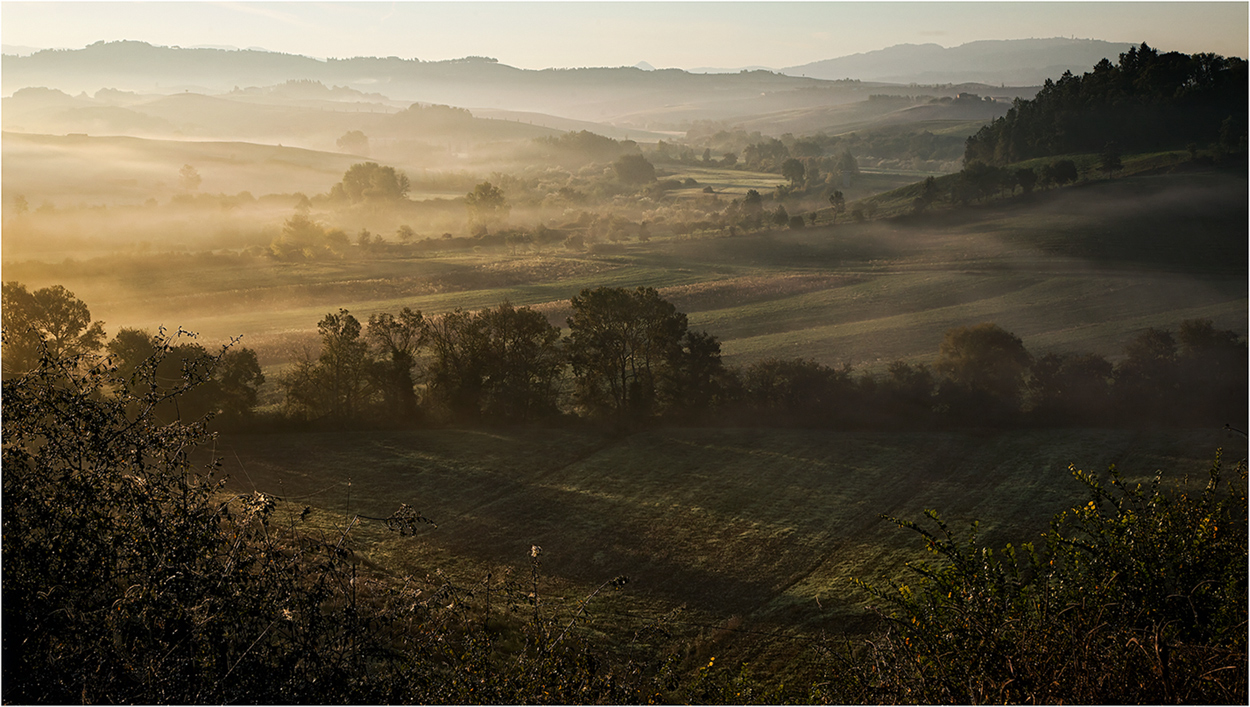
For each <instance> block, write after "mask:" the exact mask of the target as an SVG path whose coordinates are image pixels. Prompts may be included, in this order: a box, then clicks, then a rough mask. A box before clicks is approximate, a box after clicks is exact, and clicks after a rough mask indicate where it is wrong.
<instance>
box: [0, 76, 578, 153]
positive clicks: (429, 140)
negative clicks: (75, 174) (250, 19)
mask: <svg viewBox="0 0 1250 707" xmlns="http://www.w3.org/2000/svg"><path fill="white" fill-rule="evenodd" d="M336 97H337V99H338V100H335V98H336ZM0 103H2V105H3V126H4V129H5V130H10V131H13V132H23V133H44V134H70V133H80V134H87V135H95V136H99V135H129V136H133V137H144V138H158V139H171V138H172V139H195V140H244V141H248V142H257V143H268V144H276V145H281V144H285V145H288V146H291V145H294V146H299V147H305V148H309V149H315V150H327V151H334V150H336V149H337V148H336V141H337V140H338V138H340V137H341V136H342V135H344V134H345V133H346V132H348V131H351V130H360V131H363V132H364V133H366V134H367V135H368V136H369V137H370V138H371V139H374V141H375V144H376V145H377V146H378V147H380V148H381V147H383V146H385V149H387V150H388V151H394V150H395V149H397V147H400V146H401V143H414V144H415V143H420V144H422V145H427V146H428V145H443V146H448V145H466V144H469V145H472V144H478V143H493V142H509V141H513V142H515V141H529V140H532V139H533V138H536V137H543V136H549V135H555V134H558V132H559V131H558V130H556V129H554V128H549V127H545V126H544V125H543V124H542V123H537V124H530V123H526V122H521V121H519V120H517V119H511V120H492V119H482V118H477V117H475V116H473V115H472V114H471V113H469V112H468V111H453V110H451V109H448V110H447V111H445V112H444V113H445V115H444V113H439V112H438V111H430V110H421V109H420V108H419V106H415V105H414V106H410V107H407V108H400V107H398V106H395V105H394V102H392V101H388V100H387V99H385V97H383V96H379V95H378V94H361V93H359V92H357V91H355V90H354V89H347V88H341V87H339V88H336V89H333V90H331V89H327V88H326V87H325V86H323V85H321V84H316V83H314V84H298V85H293V84H291V83H286V84H279V85H277V86H272V87H265V88H257V89H250V90H240V91H234V92H231V93H226V94H222V95H216V96H210V95H204V94H202V93H195V92H189V91H188V92H178V93H174V94H171V95H146V96H140V95H138V94H134V93H125V92H120V91H115V90H108V89H101V90H100V91H97V92H96V94H95V96H94V97H91V96H86V95H78V96H70V95H69V94H67V93H64V92H62V91H58V90H55V89H46V88H25V89H21V90H19V91H17V92H16V93H14V94H13V95H12V96H10V97H8V98H4V99H3V100H2V101H0ZM440 116H441V117H444V118H450V119H437V118H439V117H440ZM397 141H398V142H397Z"/></svg>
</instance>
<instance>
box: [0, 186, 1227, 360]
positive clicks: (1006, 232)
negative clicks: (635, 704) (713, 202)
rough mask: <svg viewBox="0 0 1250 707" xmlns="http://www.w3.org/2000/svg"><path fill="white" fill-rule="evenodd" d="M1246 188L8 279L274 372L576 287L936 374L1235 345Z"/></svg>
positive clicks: (1062, 196)
mask: <svg viewBox="0 0 1250 707" xmlns="http://www.w3.org/2000/svg"><path fill="white" fill-rule="evenodd" d="M1246 188H1247V187H1246V180H1245V178H1244V176H1236V175H1228V174H1220V173H1209V174H1168V175H1157V176H1139V177H1133V178H1126V179H1115V180H1111V181H1099V182H1091V183H1088V184H1086V185H1083V186H1081V187H1077V188H1071V189H1060V190H1054V191H1051V192H1046V193H1039V194H1035V195H1034V197H1033V198H1032V199H1028V200H1025V199H1016V200H1012V201H1007V202H1003V203H997V204H991V205H988V206H984V207H973V208H970V209H966V210H959V211H953V212H946V213H939V214H933V215H932V216H930V217H925V218H918V219H917V218H912V219H900V220H893V221H874V222H868V223H862V224H861V223H852V222H849V221H847V222H844V223H838V224H836V225H834V226H831V227H820V228H808V229H803V230H798V231H794V230H775V231H772V232H770V233H758V234H751V235H737V236H719V235H715V234H707V235H696V236H694V237H688V238H656V239H654V240H652V241H651V242H650V243H645V244H643V243H630V244H628V245H627V246H626V247H625V248H624V250H623V251H622V252H620V253H616V254H610V255H593V254H589V253H584V252H578V253H575V252H570V251H567V250H565V249H563V248H560V247H557V246H551V247H546V248H543V249H539V250H530V251H528V252H522V253H518V254H510V253H508V252H506V251H503V250H499V251H481V252H469V251H447V252H441V253H438V252H436V253H434V254H432V255H425V256H422V257H414V256H387V255H379V256H372V257H366V258H357V259H348V260H343V261H334V262H322V263H306V264H283V263H276V262H273V261H270V260H267V259H264V258H241V257H238V256H232V255H221V254H218V255H209V254H185V255H150V256H139V255H118V256H112V257H110V258H103V259H92V260H84V261H79V262H73V261H66V262H60V263H39V262H33V261H19V262H6V263H5V279H6V280H18V281H21V282H24V283H26V284H27V285H28V286H30V287H42V286H45V285H49V284H54V283H59V284H63V285H65V286H66V287H68V288H69V289H70V290H71V291H73V292H74V293H75V294H76V295H77V296H79V297H80V298H82V299H83V300H85V301H86V302H87V303H88V304H89V305H90V307H91V310H92V313H93V315H94V316H95V317H96V318H97V319H102V320H104V321H105V322H106V325H107V327H108V330H109V332H110V334H111V333H113V332H115V331H116V329H117V328H118V327H121V326H131V327H145V328H150V329H155V328H156V327H157V326H160V325H164V326H166V327H169V328H176V327H178V326H183V327H185V328H187V329H189V330H192V331H196V332H198V333H199V334H201V336H202V337H204V338H205V339H206V340H208V341H218V340H224V339H226V338H227V337H230V336H236V335H242V336H243V337H244V338H243V342H244V345H247V346H252V347H254V348H256V349H257V350H258V351H259V352H260V353H261V355H262V359H263V361H264V362H266V364H267V365H275V364H280V363H282V362H283V361H285V360H289V358H290V356H291V352H292V347H293V346H296V347H298V346H302V345H311V344H315V341H314V333H315V326H316V323H317V321H319V320H320V319H321V317H322V316H324V315H325V313H327V312H332V311H335V310H337V309H338V308H340V307H344V308H347V309H349V310H350V311H352V312H353V313H354V314H355V315H356V316H357V317H359V318H361V319H362V320H363V319H364V318H366V317H367V316H368V315H369V314H372V313H375V312H380V311H397V310H398V309H399V308H401V307H405V306H408V307H412V308H414V309H420V310H422V311H424V312H426V313H427V314H429V313H432V314H437V313H440V312H445V311H449V310H451V309H454V308H456V307H461V308H465V309H474V308H480V307H486V306H493V305H495V304H498V303H499V302H501V301H503V300H505V299H507V300H510V301H511V302H512V303H513V304H516V305H529V306H533V307H536V308H539V309H541V310H542V311H544V312H545V313H547V315H548V316H549V318H550V320H551V321H552V323H554V324H557V325H559V326H563V325H564V319H565V318H566V316H567V313H568V298H569V297H571V296H572V295H575V294H577V293H578V292H579V291H580V290H581V289H583V288H586V287H597V286H600V285H604V286H619V287H635V286H640V285H644V286H651V287H656V288H658V289H659V290H660V291H661V293H662V295H663V296H665V297H666V298H668V299H669V300H671V301H672V302H673V303H674V304H675V305H676V306H677V307H678V308H679V309H680V310H682V311H684V312H687V313H688V314H689V315H690V321H691V324H692V326H694V327H696V328H701V329H706V330H707V331H709V332H711V333H712V334H715V335H716V336H718V337H719V338H720V339H721V341H722V342H723V351H724V354H725V356H726V358H727V360H728V361H729V362H730V363H734V364H747V363H750V362H752V361H755V360H759V359H761V358H765V357H769V356H777V357H787V358H788V357H806V358H813V359H816V360H818V361H821V362H823V363H826V364H840V363H850V364H852V365H854V366H856V367H863V368H867V369H874V368H875V369H880V368H882V367H884V366H885V365H886V364H888V363H889V362H890V361H892V360H895V359H906V360H911V361H926V360H931V359H932V358H933V356H935V355H936V351H937V346H938V343H939V342H940V341H941V338H942V335H943V333H944V332H945V331H946V330H947V329H949V328H951V327H954V326H960V325H966V324H974V323H977V322H982V321H991V322H995V323H997V324H999V325H1000V326H1003V327H1004V328H1006V329H1008V330H1009V331H1012V332H1014V333H1015V334H1016V335H1018V336H1020V337H1021V338H1023V340H1024V342H1025V345H1026V346H1027V347H1029V348H1030V350H1032V351H1033V352H1034V353H1040V352H1044V351H1050V350H1053V351H1093V352H1096V353H1100V354H1103V355H1105V356H1108V357H1111V358H1112V359H1114V358H1115V357H1117V356H1118V355H1119V354H1120V353H1121V351H1122V349H1123V346H1124V344H1125V343H1127V341H1128V340H1129V339H1131V338H1132V337H1133V336H1135V335H1136V334H1137V333H1138V332H1140V331H1142V330H1143V329H1145V328H1147V327H1162V328H1171V329H1175V328H1176V327H1177V325H1178V324H1179V323H1180V322H1181V321H1183V320H1185V319H1191V318H1210V319H1212V320H1213V321H1214V322H1215V324H1216V325H1217V326H1218V327H1221V328H1228V329H1233V330H1235V331H1237V332H1239V333H1241V334H1242V335H1243V336H1244V335H1245V334H1246V332H1247V321H1246V312H1247V296H1246V282H1247V281H1246V261H1247V250H1246V243H1247V238H1246V236H1247V230H1246V223H1247V207H1246V201H1245V193H1246Z"/></svg>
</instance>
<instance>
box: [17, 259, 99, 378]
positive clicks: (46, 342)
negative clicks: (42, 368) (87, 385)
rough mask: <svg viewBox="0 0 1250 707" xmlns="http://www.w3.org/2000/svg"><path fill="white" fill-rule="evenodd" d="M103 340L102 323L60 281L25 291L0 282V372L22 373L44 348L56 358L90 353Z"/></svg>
mask: <svg viewBox="0 0 1250 707" xmlns="http://www.w3.org/2000/svg"><path fill="white" fill-rule="evenodd" d="M103 343H104V323H103V322H93V321H91V311H90V310H89V309H88V308H87V305H86V303H84V302H83V301H82V300H80V299H78V298H77V297H75V296H74V293H73V292H70V291H69V290H67V289H65V288H64V287H62V286H61V285H52V286H50V287H44V288H42V289H38V290H35V291H34V292H29V291H27V290H26V286H25V285H23V284H22V283H20V282H6V283H4V284H3V351H4V375H5V376H9V375H13V374H19V373H25V372H26V371H29V370H31V369H33V368H35V366H36V365H38V363H39V358H40V356H41V355H42V353H43V352H44V350H45V349H46V351H47V353H49V354H51V355H52V356H54V357H57V358H72V357H74V356H78V355H80V354H86V353H93V352H95V351H97V350H99V348H100V346H101V345H103Z"/></svg>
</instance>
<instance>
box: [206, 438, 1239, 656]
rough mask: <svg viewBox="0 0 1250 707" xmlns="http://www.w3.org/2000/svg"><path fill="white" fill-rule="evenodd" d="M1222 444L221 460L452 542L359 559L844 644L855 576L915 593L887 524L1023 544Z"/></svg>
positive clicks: (611, 448)
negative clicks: (612, 596)
mask: <svg viewBox="0 0 1250 707" xmlns="http://www.w3.org/2000/svg"><path fill="white" fill-rule="evenodd" d="M1221 445H1223V446H1225V447H1227V451H1226V458H1227V459H1228V460H1229V462H1230V464H1231V462H1232V461H1235V460H1236V459H1240V458H1244V457H1245V454H1246V444H1245V440H1244V438H1241V437H1236V436H1233V435H1230V434H1229V433H1225V432H1219V431H1210V432H1207V431H1193V432H1174V433H1133V432H1127V431H1114V430H1069V431H1027V432H1003V433H993V434H987V433H981V432H972V431H969V432H959V433H950V434H937V433H908V434H885V433H849V432H827V431H805V430H764V429H726V430H720V429H670V430H653V431H647V432H641V433H637V434H633V435H629V436H625V437H608V436H604V435H601V434H599V433H595V432H590V431H583V432H579V431H571V430H569V431H561V430H491V431H472V430H428V431H414V432H371V433H340V434H335V435H325V434H320V433H306V434H284V435H263V436H250V435H243V436H230V437H227V438H226V439H225V440H224V441H223V443H222V444H221V445H219V447H218V449H217V453H218V454H223V455H224V456H225V470H226V472H227V473H229V474H230V475H231V477H232V479H231V486H232V487H233V488H234V489H236V490H240V491H246V490H252V489H259V490H262V491H265V492H267V493H273V494H276V495H278V496H281V497H282V498H284V499H285V500H287V501H289V502H291V503H293V504H296V507H297V508H298V507H299V506H303V505H309V506H311V507H313V508H314V509H315V511H314V513H315V514H322V515H320V516H319V517H320V518H321V522H323V523H328V524H330V525H333V524H335V523H337V524H339V525H341V524H342V522H343V520H344V519H346V518H347V517H349V516H352V515H354V514H360V515H364V516H372V517H375V518H385V517H386V516H387V515H389V514H390V513H391V512H393V511H394V510H395V508H396V506H397V505H398V504H399V503H401V502H402V503H407V504H409V505H411V506H413V507H414V508H416V509H419V510H420V511H421V512H422V513H424V514H425V515H427V516H429V517H430V518H432V519H433V520H435V521H436V522H437V523H438V526H439V527H438V528H437V529H436V530H430V531H429V532H425V533H422V534H420V536H419V537H416V538H411V537H409V538H402V537H399V536H397V535H394V534H388V533H386V532H385V529H384V528H383V527H381V526H382V524H381V523H378V522H376V521H369V520H364V521H362V526H361V529H360V533H361V534H362V535H363V537H362V540H363V541H364V542H363V544H362V545H361V546H359V547H358V551H359V552H361V553H362V556H363V557H364V558H365V559H367V560H369V561H372V562H375V563H377V564H378V565H380V566H382V567H385V568H387V569H388V570H390V571H392V572H394V573H396V574H397V575H403V574H424V573H427V572H432V571H434V570H435V569H439V568H441V569H445V570H448V571H450V572H453V573H454V574H458V575H460V576H462V577H463V578H465V579H468V578H469V577H471V576H472V575H473V574H474V573H481V572H484V571H486V570H487V569H490V568H497V567H499V566H513V567H517V568H518V569H520V568H522V567H524V566H525V565H526V564H527V562H528V555H529V551H530V548H531V546H533V545H539V546H541V547H542V548H543V568H544V571H545V572H546V573H549V574H550V575H552V576H553V577H555V578H559V579H562V580H565V581H569V582H572V583H573V585H574V586H594V585H597V584H598V583H600V582H602V581H604V580H606V579H608V578H611V577H614V576H617V575H621V574H624V575H627V576H628V577H629V578H630V593H631V594H633V595H635V596H638V597H641V598H642V599H644V600H646V601H648V602H654V601H657V600H658V601H659V602H660V603H661V605H666V606H673V605H678V604H685V605H687V606H688V607H689V608H690V609H691V610H692V611H694V612H696V614H697V615H702V616H712V617H720V618H721V619H722V620H723V619H726V618H728V617H729V616H731V615H737V616H740V617H742V618H743V619H744V620H745V623H746V625H747V626H753V627H762V626H772V627H776V626H790V627H796V626H801V627H805V628H807V629H817V628H821V629H826V630H831V631H835V632H837V631H840V630H848V629H853V628H854V625H855V621H856V617H857V616H858V615H859V614H860V612H861V609H860V607H859V604H858V601H860V600H861V597H859V596H858V595H857V594H856V593H855V591H854V589H853V587H852V585H851V583H850V581H849V580H850V578H852V577H859V578H864V579H871V580H874V581H876V580H879V579H881V578H894V577H898V578H903V577H905V575H906V571H905V569H904V568H903V567H902V562H903V561H904V560H906V559H912V558H917V557H919V556H921V554H922V553H921V552H920V551H921V546H920V543H918V542H917V539H916V538H915V537H914V536H911V534H909V533H907V532H905V531H902V530H899V529H897V528H896V527H895V526H894V525H893V524H892V523H890V522H888V521H886V520H883V519H882V518H881V517H880V516H881V514H889V515H892V516H895V517H901V518H913V519H914V518H918V517H919V516H920V515H921V513H922V511H923V510H924V509H926V508H935V509H938V510H939V511H940V512H941V513H942V514H943V515H944V517H946V518H947V520H948V521H949V522H950V523H951V525H952V528H953V529H955V530H956V531H957V532H959V533H961V534H962V532H963V531H964V529H966V527H967V523H969V522H970V521H971V520H973V519H979V520H980V521H981V532H982V535H983V537H984V539H985V540H986V541H987V542H988V543H990V544H992V545H1001V544H1003V543H1005V542H1009V541H1010V542H1016V543H1019V542H1022V541H1028V540H1030V539H1032V538H1034V537H1036V535H1037V534H1038V533H1039V532H1040V531H1041V530H1042V529H1044V527H1045V526H1046V524H1047V522H1048V521H1049V519H1050V517H1051V516H1052V514H1054V513H1056V512H1058V511H1060V510H1063V509H1064V508H1066V507H1070V506H1071V505H1073V504H1079V503H1080V502H1081V501H1082V500H1083V491H1082V487H1081V486H1080V485H1079V484H1078V483H1076V482H1075V481H1074V480H1073V479H1072V478H1071V475H1070V472H1069V470H1068V466H1069V465H1070V464H1072V465H1076V467H1078V468H1081V469H1085V470H1090V471H1099V472H1102V471H1105V470H1106V467H1107V465H1108V464H1111V463H1116V464H1117V465H1118V466H1119V467H1120V468H1121V469H1122V470H1123V472H1124V473H1125V475H1126V478H1127V479H1129V480H1130V481H1132V480H1139V479H1142V480H1144V479H1146V478H1149V477H1150V476H1151V475H1153V473H1154V472H1155V471H1156V470H1157V469H1160V468H1165V469H1167V470H1168V471H1169V474H1170V478H1174V479H1177V480H1179V479H1180V478H1181V477H1182V475H1184V474H1189V475H1190V476H1191V477H1192V478H1195V479H1199V478H1202V474H1203V472H1204V471H1205V469H1206V468H1207V467H1208V465H1209V462H1210V460H1211V459H1212V458H1213V455H1214V452H1215V449H1216V447H1217V446H1221ZM572 591H576V590H572Z"/></svg>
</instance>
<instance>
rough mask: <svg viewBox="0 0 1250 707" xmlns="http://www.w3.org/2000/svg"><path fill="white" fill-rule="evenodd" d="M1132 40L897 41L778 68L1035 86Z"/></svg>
mask: <svg viewBox="0 0 1250 707" xmlns="http://www.w3.org/2000/svg"><path fill="white" fill-rule="evenodd" d="M1132 46H1133V45H1132V44H1127V43H1118V42H1104V41H1101V40H1097V39H1065V38H1062V37H1056V38H1053V39H1005V40H986V41H980V42H969V43H968V44H961V45H960V46H957V47H951V48H949V49H947V48H945V47H942V46H939V45H937V44H899V45H896V46H893V47H889V48H887V49H879V50H877V51H872V52H864V53H862V54H851V55H850V56H844V57H839V58H837V59H826V60H824V61H816V62H812V63H810V64H803V65H801V66H791V67H788V68H785V69H781V73H783V74H787V75H789V76H806V77H808V78H818V79H828V80H837V79H846V78H850V79H858V80H860V81H883V82H887V83H902V84H909V83H919V84H944V83H962V82H966V81H975V82H979V83H986V84H1006V85H1009V86H1022V85H1025V86H1027V85H1037V84H1041V83H1043V82H1044V81H1045V80H1046V79H1048V78H1049V79H1058V78H1059V77H1060V76H1062V75H1063V72H1064V71H1071V72H1072V73H1074V74H1079V73H1081V72H1082V71H1088V70H1089V67H1091V66H1093V65H1094V64H1097V63H1098V62H1099V61H1101V60H1102V59H1104V58H1106V59H1110V60H1111V61H1115V60H1116V59H1117V58H1118V57H1119V56H1120V54H1121V52H1126V51H1128V50H1129V48H1130V47H1132Z"/></svg>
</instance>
